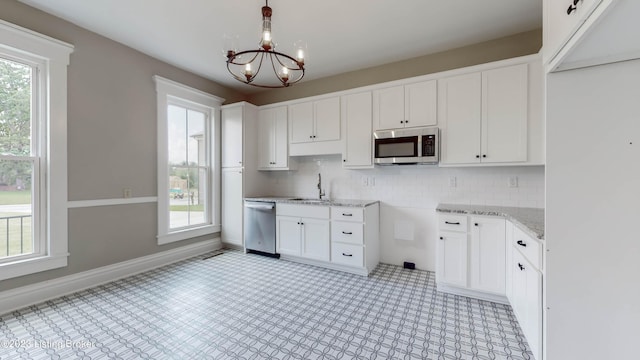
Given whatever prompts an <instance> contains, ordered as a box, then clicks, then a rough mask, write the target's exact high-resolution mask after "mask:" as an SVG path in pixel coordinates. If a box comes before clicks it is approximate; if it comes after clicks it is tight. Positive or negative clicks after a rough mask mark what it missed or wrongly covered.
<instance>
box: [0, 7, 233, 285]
mask: <svg viewBox="0 0 640 360" xmlns="http://www.w3.org/2000/svg"><path fill="white" fill-rule="evenodd" d="M0 18H1V19H2V20H5V21H8V22H11V23H14V24H17V25H20V26H23V27H25V28H28V29H31V30H34V31H37V32H39V33H42V34H45V35H48V36H51V37H54V38H56V39H60V40H62V41H65V42H68V43H70V44H73V45H74V46H75V50H74V52H73V54H72V55H71V61H70V65H69V68H68V78H69V88H68V91H69V93H68V111H69V116H68V151H69V155H68V167H69V168H68V171H69V200H95V199H108V198H120V197H122V189H123V188H125V187H127V188H130V189H132V191H133V196H134V197H142V196H156V195H157V176H156V162H157V159H156V121H157V120H156V92H155V84H154V82H153V80H152V76H153V75H160V76H162V77H165V78H168V79H172V80H175V81H178V82H181V83H184V84H187V85H189V86H192V87H194V88H197V89H200V90H202V91H205V92H208V93H211V94H214V95H217V96H220V97H223V98H226V99H227V102H236V101H240V100H242V99H243V95H242V94H240V93H238V92H236V91H233V90H230V89H228V88H225V87H222V86H220V85H219V84H216V83H214V82H212V81H210V80H207V79H204V78H201V77H199V76H196V75H193V74H191V73H188V72H186V71H183V70H180V69H178V68H176V67H174V66H171V65H168V64H166V63H163V62H161V61H159V60H156V59H153V58H151V57H149V56H147V55H144V54H142V53H140V52H138V51H135V50H133V49H131V48H129V47H126V46H124V45H122V44H119V43H116V42H114V41H111V40H109V39H107V38H104V37H102V36H99V35H97V34H95V33H92V32H89V31H87V30H84V29H82V28H79V27H77V26H75V25H73V24H71V23H68V22H66V21H63V20H61V19H59V18H56V17H54V16H51V15H48V14H46V13H44V12H41V11H39V10H35V9H33V8H31V7H29V6H26V5H24V4H22V3H19V2H17V1H15V0H1V1H0ZM156 234H157V208H156V204H155V203H150V204H136V205H118V206H104V207H92V208H77V209H70V210H69V252H70V254H71V255H70V257H69V266H67V267H66V268H61V269H56V270H52V271H47V272H42V273H37V274H33V275H27V276H23V277H19V278H15V279H9V280H4V281H2V282H0V291H2V290H7V289H11V288H15V287H18V286H23V285H27V284H31V283H35V282H40V281H44V280H48V279H53V278H56V277H60V276H65V275H69V274H73V273H77V272H81V271H86V270H89V269H93V268H96V267H100V266H104V265H109V264H113V263H117V262H120V261H125V260H129V259H133V258H136V257H140V256H145V255H149V254H153V253H156V252H159V251H164V250H168V249H171V248H175V247H179V246H184V245H188V244H192V243H195V242H198V241H201V240H203V238H198V239H192V240H187V241H181V242H179V243H174V244H169V245H164V246H158V245H157V240H156Z"/></svg>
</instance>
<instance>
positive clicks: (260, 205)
mask: <svg viewBox="0 0 640 360" xmlns="http://www.w3.org/2000/svg"><path fill="white" fill-rule="evenodd" d="M275 206H276V205H275V204H273V203H253V202H247V203H245V204H244V207H246V208H249V209H257V210H273V208H274V207H275Z"/></svg>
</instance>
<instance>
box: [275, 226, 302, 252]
mask: <svg viewBox="0 0 640 360" xmlns="http://www.w3.org/2000/svg"><path fill="white" fill-rule="evenodd" d="M300 229H301V225H300V218H296V217H291V216H276V251H277V252H278V253H279V254H283V255H295V256H300Z"/></svg>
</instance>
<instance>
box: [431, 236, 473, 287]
mask: <svg viewBox="0 0 640 360" xmlns="http://www.w3.org/2000/svg"><path fill="white" fill-rule="evenodd" d="M438 237H439V239H438V243H437V252H438V257H437V259H436V260H437V261H436V270H437V271H436V279H437V281H438V283H446V284H450V285H455V286H460V287H466V286H467V262H468V259H467V234H466V233H449V232H441V233H440V234H439V236H438Z"/></svg>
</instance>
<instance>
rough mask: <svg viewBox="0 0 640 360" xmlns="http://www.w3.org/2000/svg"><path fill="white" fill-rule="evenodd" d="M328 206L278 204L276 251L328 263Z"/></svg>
mask: <svg viewBox="0 0 640 360" xmlns="http://www.w3.org/2000/svg"><path fill="white" fill-rule="evenodd" d="M329 229H330V227H329V207H326V206H314V205H295V204H293V205H292V204H276V251H277V252H278V253H279V254H281V255H292V256H299V257H302V258H307V259H313V260H321V261H329V259H330V255H329V254H330V247H329V241H330V233H329Z"/></svg>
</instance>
